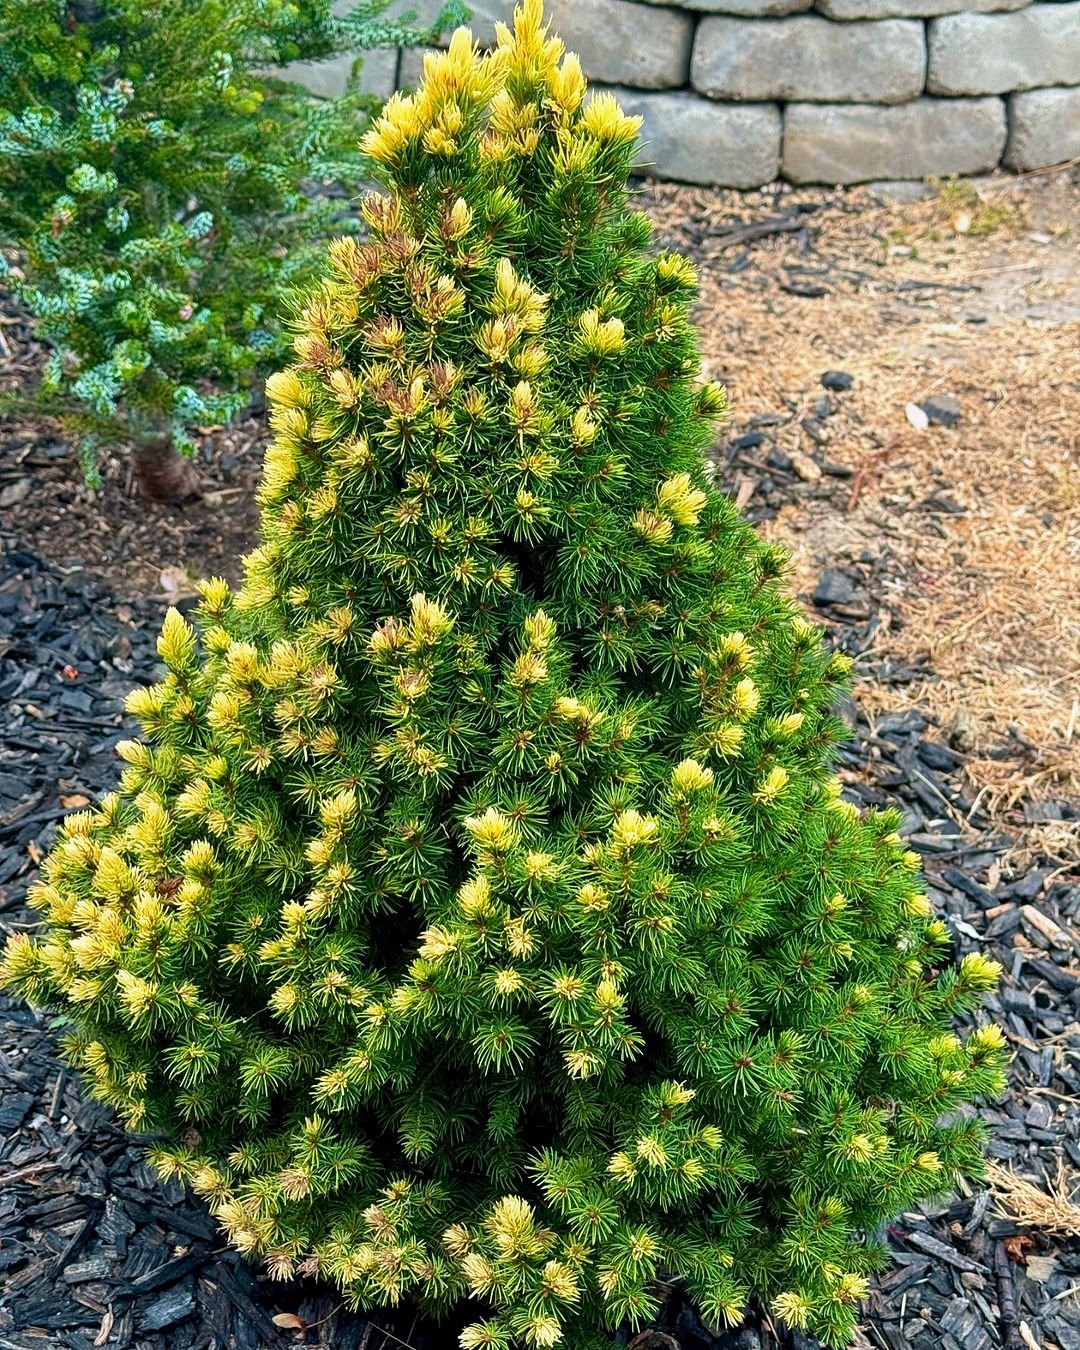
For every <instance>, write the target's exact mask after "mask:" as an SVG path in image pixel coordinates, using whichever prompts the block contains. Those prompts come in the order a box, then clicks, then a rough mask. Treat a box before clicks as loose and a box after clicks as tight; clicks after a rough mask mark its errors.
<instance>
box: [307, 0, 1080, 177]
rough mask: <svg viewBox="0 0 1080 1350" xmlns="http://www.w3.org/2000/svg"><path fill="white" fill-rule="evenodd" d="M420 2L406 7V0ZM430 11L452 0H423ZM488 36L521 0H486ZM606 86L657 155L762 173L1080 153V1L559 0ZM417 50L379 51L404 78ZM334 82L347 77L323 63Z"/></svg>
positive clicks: (913, 168) (653, 167) (968, 170)
mask: <svg viewBox="0 0 1080 1350" xmlns="http://www.w3.org/2000/svg"><path fill="white" fill-rule="evenodd" d="M402 7H404V6H402ZM408 7H409V8H413V9H415V10H417V11H418V12H420V13H421V14H422V15H431V14H434V13H435V12H437V11H438V9H439V7H440V6H439V3H438V0H412V3H411V4H410V5H409V6H408ZM471 8H472V11H473V21H472V28H473V31H474V33H475V34H476V36H477V38H478V39H479V40H480V41H482V42H490V41H491V39H492V37H493V35H494V25H495V22H496V21H497V20H501V21H503V22H507V21H508V20H509V17H510V15H511V13H512V11H513V8H514V4H513V0H473V3H472V5H471ZM547 9H548V13H549V15H550V18H551V21H552V24H553V26H554V27H555V29H556V31H557V32H558V33H559V34H560V35H561V36H562V38H563V39H564V40H565V42H566V45H567V47H569V48H570V49H571V50H572V51H576V52H577V53H578V55H579V56H580V57H581V60H582V64H583V66H584V68H585V71H586V74H588V76H589V77H590V79H591V80H592V82H593V83H594V84H596V85H603V86H609V87H612V88H614V89H615V90H616V92H617V93H618V95H619V97H620V99H621V100H622V102H623V104H624V106H625V107H626V109H627V111H628V112H631V113H635V114H640V115H641V117H642V118H643V119H644V127H643V131H642V138H643V141H644V151H643V165H642V167H643V168H648V169H649V170H650V171H652V172H655V173H656V174H657V175H658V176H659V177H662V178H671V179H676V180H679V181H683V182H691V183H710V184H721V185H724V186H728V187H740V188H747V187H757V186H760V185H762V184H764V183H768V182H772V181H773V180H775V179H777V178H786V179H789V180H790V181H792V182H795V183H825V184H835V183H861V182H868V181H873V180H878V179H905V178H916V179H917V178H925V177H927V176H929V175H939V176H943V175H948V174H954V173H955V174H974V173H982V172H985V171H987V170H990V169H993V168H995V167H997V166H998V165H999V164H1001V165H1004V166H1005V167H1007V168H1010V169H1015V170H1017V171H1026V170H1030V169H1037V168H1044V167H1046V166H1048V165H1052V164H1058V163H1061V162H1062V161H1064V160H1068V159H1074V158H1077V157H1080V0H1033V2H1032V0H548V5H547ZM420 64H421V54H420V53H418V52H404V53H401V54H400V55H398V54H395V53H372V55H371V56H370V57H369V58H368V61H367V62H366V63H365V82H366V84H367V86H368V87H369V88H371V89H372V90H373V91H374V92H377V93H380V94H388V93H389V92H390V91H391V89H393V88H394V87H395V85H397V86H401V87H411V86H413V85H414V84H415V83H416V80H417V79H418V77H419V71H420ZM317 78H318V81H319V84H318V85H317V86H316V87H317V89H318V91H319V92H323V91H326V90H328V89H329V88H331V87H332V81H333V80H334V79H339V78H341V72H340V70H337V71H335V70H334V69H333V68H332V67H331V68H329V69H324V70H323V71H321V72H320V74H319V76H318V77H317Z"/></svg>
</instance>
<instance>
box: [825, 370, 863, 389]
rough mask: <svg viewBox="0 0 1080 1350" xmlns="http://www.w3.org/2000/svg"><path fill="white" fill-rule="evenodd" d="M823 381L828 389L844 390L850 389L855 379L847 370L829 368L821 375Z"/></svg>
mask: <svg viewBox="0 0 1080 1350" xmlns="http://www.w3.org/2000/svg"><path fill="white" fill-rule="evenodd" d="M821 383H822V384H823V385H824V387H825V388H826V389H833V390H842V389H850V388H851V386H852V385H853V384H854V383H855V380H854V378H853V377H852V376H851V375H849V374H848V373H847V371H846V370H827V371H826V372H825V374H824V375H822V377H821Z"/></svg>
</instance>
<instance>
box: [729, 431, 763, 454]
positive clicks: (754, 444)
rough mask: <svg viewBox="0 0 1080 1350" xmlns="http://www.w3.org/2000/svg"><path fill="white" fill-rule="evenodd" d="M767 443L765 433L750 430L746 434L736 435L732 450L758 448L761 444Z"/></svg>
mask: <svg viewBox="0 0 1080 1350" xmlns="http://www.w3.org/2000/svg"><path fill="white" fill-rule="evenodd" d="M764 443H765V433H764V432H762V431H748V432H746V433H745V435H742V436H736V437H735V439H734V440H733V441H732V442H731V448H732V450H756V449H757V448H758V446H759V445H763V444H764Z"/></svg>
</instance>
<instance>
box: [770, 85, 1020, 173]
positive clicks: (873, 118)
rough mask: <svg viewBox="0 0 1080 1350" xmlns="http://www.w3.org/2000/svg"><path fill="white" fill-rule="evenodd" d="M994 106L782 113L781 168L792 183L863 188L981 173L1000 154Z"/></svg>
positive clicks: (985, 101) (989, 101) (977, 101)
mask: <svg viewBox="0 0 1080 1350" xmlns="http://www.w3.org/2000/svg"><path fill="white" fill-rule="evenodd" d="M1005 132H1006V128H1005V105H1004V103H1003V102H1002V100H1001V99H999V98H964V99H949V100H945V99H932V98H921V99H917V100H915V101H914V102H913V103H905V104H903V105H902V106H900V107H898V108H882V107H878V106H876V105H874V104H864V105H856V106H839V107H838V106H833V107H818V106H815V105H814V104H812V103H793V104H790V105H789V106H788V107H787V108H786V109H785V111H784V150H783V158H782V161H781V168H782V172H783V175H784V177H785V178H790V179H791V180H792V182H795V183H828V184H835V183H867V182H872V181H873V180H874V179H878V178H925V177H926V176H927V175H929V174H938V175H946V174H954V173H964V174H970V173H982V172H984V171H985V170H987V169H992V168H993V167H994V166H995V165H996V164H997V163H998V161H999V160H1000V159H1001V152H1002V150H1003V149H1004V148H1005Z"/></svg>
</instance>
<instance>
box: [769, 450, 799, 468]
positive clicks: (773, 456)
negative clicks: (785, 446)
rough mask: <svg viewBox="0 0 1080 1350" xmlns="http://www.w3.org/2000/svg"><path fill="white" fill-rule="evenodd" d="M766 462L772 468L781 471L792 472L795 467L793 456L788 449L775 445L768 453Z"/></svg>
mask: <svg viewBox="0 0 1080 1350" xmlns="http://www.w3.org/2000/svg"><path fill="white" fill-rule="evenodd" d="M765 463H766V464H767V465H768V466H769V468H770V469H778V470H779V471H780V472H781V473H790V472H791V471H792V469H793V468H794V467H795V466H794V464H793V463H792V460H791V456H790V455H789V454H787V452H786V451H784V450H780V449H778V448H775V447H774V448H773V449H772V450H770V451H769V453H768V455H766V457H765Z"/></svg>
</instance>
